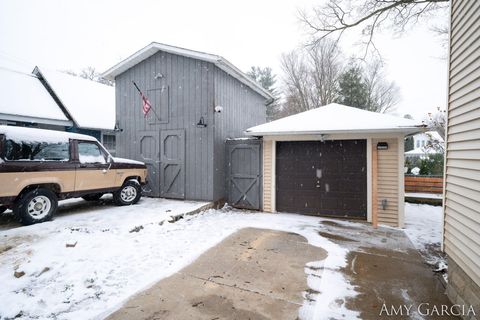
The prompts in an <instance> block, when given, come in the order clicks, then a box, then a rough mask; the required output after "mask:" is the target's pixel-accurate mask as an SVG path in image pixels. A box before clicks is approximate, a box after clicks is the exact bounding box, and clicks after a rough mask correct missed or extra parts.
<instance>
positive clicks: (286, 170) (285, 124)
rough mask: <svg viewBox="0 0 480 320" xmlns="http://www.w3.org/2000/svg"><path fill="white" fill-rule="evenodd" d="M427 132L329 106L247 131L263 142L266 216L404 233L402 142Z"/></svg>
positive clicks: (389, 118)
mask: <svg viewBox="0 0 480 320" xmlns="http://www.w3.org/2000/svg"><path fill="white" fill-rule="evenodd" d="M423 127H424V126H423V125H422V123H417V122H416V121H413V120H409V119H404V118H399V117H394V116H391V115H386V114H380V113H375V112H370V111H365V110H361V109H357V108H352V107H347V106H343V105H339V104H329V105H327V106H324V107H320V108H317V109H313V110H310V111H306V112H303V113H299V114H296V115H293V116H289V117H286V118H282V119H279V120H276V121H273V122H269V123H266V124H263V125H259V126H256V127H253V128H250V129H248V130H247V134H248V135H251V136H256V137H262V138H263V148H262V150H263V152H262V163H263V188H262V190H263V201H262V204H263V210H264V211H266V212H289V213H300V214H308V215H318V216H330V217H341V218H351V219H362V220H367V221H370V222H372V223H375V224H376V223H379V224H386V225H392V226H400V227H402V226H403V220H404V210H403V203H404V189H403V178H404V163H403V162H404V160H403V157H404V156H403V153H404V152H403V146H404V144H403V141H404V138H405V136H406V135H409V134H413V133H416V132H419V131H423Z"/></svg>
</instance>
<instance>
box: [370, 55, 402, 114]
mask: <svg viewBox="0 0 480 320" xmlns="http://www.w3.org/2000/svg"><path fill="white" fill-rule="evenodd" d="M364 83H365V87H366V91H367V109H368V110H369V111H375V112H381V113H385V112H388V111H392V110H394V108H395V105H396V104H397V103H398V102H399V100H400V99H399V89H398V87H397V86H396V85H395V83H394V82H390V81H387V80H386V79H385V75H384V74H383V65H382V62H381V60H379V59H375V60H373V61H372V62H370V63H367V65H366V68H365V72H364Z"/></svg>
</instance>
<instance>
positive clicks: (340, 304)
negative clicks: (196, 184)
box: [0, 198, 358, 319]
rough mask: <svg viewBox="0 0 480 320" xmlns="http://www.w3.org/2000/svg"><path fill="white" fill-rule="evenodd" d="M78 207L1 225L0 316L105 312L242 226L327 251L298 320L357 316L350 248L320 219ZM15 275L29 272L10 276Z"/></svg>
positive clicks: (72, 204)
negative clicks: (322, 228) (328, 233)
mask: <svg viewBox="0 0 480 320" xmlns="http://www.w3.org/2000/svg"><path fill="white" fill-rule="evenodd" d="M84 205H85V203H84V202H83V201H82V200H68V201H67V202H65V203H63V204H62V206H63V209H62V210H63V211H67V210H68V212H69V215H63V216H59V217H57V218H56V219H55V220H54V221H52V222H48V223H43V224H39V225H33V226H29V227H22V228H17V229H12V230H8V231H4V232H1V234H0V241H1V242H0V247H8V246H11V247H13V248H11V249H10V250H8V251H6V252H4V253H3V254H2V255H0V283H2V290H1V291H0V301H2V303H1V304H0V318H1V317H7V318H8V317H15V316H17V315H20V317H23V318H29V317H39V318H55V319H91V318H102V317H105V316H106V315H108V314H110V313H111V312H113V311H115V310H116V309H117V308H118V307H120V306H121V304H122V303H123V302H124V301H125V300H126V299H128V298H129V297H130V296H131V295H133V294H135V293H136V292H138V291H141V290H143V289H145V288H146V287H148V286H150V285H152V284H154V283H156V282H157V281H158V280H160V279H162V278H165V277H168V276H170V275H172V274H173V273H175V272H177V271H179V270H180V269H181V268H183V267H185V266H187V265H188V264H190V263H191V262H193V261H194V260H195V259H196V258H197V257H198V256H199V255H201V254H202V253H203V252H205V251H206V250H207V249H209V248H211V247H213V246H215V245H216V244H218V243H219V242H221V241H222V240H223V239H224V238H226V237H227V236H229V235H230V234H232V233H234V232H235V231H237V230H239V229H242V228H246V227H255V228H264V229H274V230H280V231H287V232H294V233H298V234H300V235H302V236H304V237H305V238H306V239H307V240H308V242H309V243H310V244H312V245H315V246H320V247H322V248H323V249H325V250H326V251H328V257H327V258H326V259H325V260H324V261H321V262H312V263H310V264H309V265H308V266H307V267H306V271H307V273H308V274H309V276H308V281H307V282H308V285H309V286H310V287H311V289H312V290H315V291H318V292H319V293H318V294H314V295H313V297H311V298H313V300H315V301H313V302H312V301H305V304H304V305H303V306H302V308H301V310H300V318H301V319H329V318H332V317H333V318H337V317H340V316H342V317H345V318H348V319H355V318H358V313H357V312H356V311H350V310H348V309H346V307H345V303H344V301H345V299H346V298H348V297H350V296H354V295H355V291H354V289H353V287H352V286H351V285H350V284H349V283H348V281H347V279H346V278H345V277H344V276H343V275H342V273H341V271H340V270H339V269H340V268H343V267H345V266H346V255H347V253H348V252H347V251H348V250H347V249H344V248H342V247H340V246H339V245H337V244H335V243H333V242H331V241H329V240H327V239H326V238H324V237H321V236H320V235H319V233H318V223H319V221H321V219H320V218H315V217H307V216H300V215H288V214H264V213H244V212H238V211H229V210H226V209H224V210H209V211H207V212H205V213H202V214H199V215H196V216H186V217H184V218H183V219H178V218H177V219H174V218H172V217H171V216H172V215H175V214H179V213H181V212H186V211H190V210H193V209H195V208H198V207H200V206H201V205H204V203H198V202H186V201H172V200H165V199H148V198H147V199H145V198H144V199H142V200H141V202H140V203H139V205H136V206H127V207H103V208H102V207H100V208H98V210H97V209H95V210H92V212H87V213H82V214H75V211H76V210H77V211H82V210H83V209H82V206H84ZM89 208H91V207H89ZM176 220H178V221H176ZM174 221H176V222H175V223H169V222H174ZM308 270H309V271H308ZM15 272H16V274H17V275H20V274H21V273H23V272H24V273H25V274H24V275H23V276H20V277H18V278H16V277H15V276H14V273H15Z"/></svg>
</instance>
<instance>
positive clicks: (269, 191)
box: [263, 140, 275, 212]
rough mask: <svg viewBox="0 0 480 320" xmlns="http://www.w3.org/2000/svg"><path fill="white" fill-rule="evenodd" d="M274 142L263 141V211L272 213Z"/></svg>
mask: <svg viewBox="0 0 480 320" xmlns="http://www.w3.org/2000/svg"><path fill="white" fill-rule="evenodd" d="M273 146H274V142H273V141H268V140H264V141H263V211H266V212H273V205H272V203H273V201H274V197H275V196H274V195H273V190H274V189H273V176H274V172H273V170H274V168H273V149H274V147H273Z"/></svg>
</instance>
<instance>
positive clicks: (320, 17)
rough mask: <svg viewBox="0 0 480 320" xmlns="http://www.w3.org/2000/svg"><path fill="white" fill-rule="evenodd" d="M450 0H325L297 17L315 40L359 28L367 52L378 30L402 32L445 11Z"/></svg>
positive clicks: (339, 35)
mask: <svg viewBox="0 0 480 320" xmlns="http://www.w3.org/2000/svg"><path fill="white" fill-rule="evenodd" d="M449 2H450V0H327V3H326V4H324V5H322V6H318V7H315V8H313V12H312V13H311V14H308V13H307V12H300V19H301V21H302V22H303V23H305V25H306V26H307V27H308V28H309V29H310V30H311V31H312V35H313V37H314V42H318V41H320V40H322V39H323V38H325V37H327V36H330V35H333V34H336V35H337V36H338V37H341V35H342V33H343V32H344V31H345V30H348V29H353V28H361V31H362V35H363V36H364V38H363V39H362V40H363V43H364V44H365V45H366V51H365V52H368V49H369V47H370V46H373V47H375V44H374V41H373V39H374V34H375V32H376V31H377V30H381V29H389V30H393V31H394V32H396V33H402V32H404V31H405V30H406V29H407V28H408V27H410V26H413V25H415V24H416V23H417V22H418V21H419V20H421V19H424V18H428V17H431V16H433V15H434V14H436V13H437V12H438V11H444V9H445V8H447V7H448V6H449Z"/></svg>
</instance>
